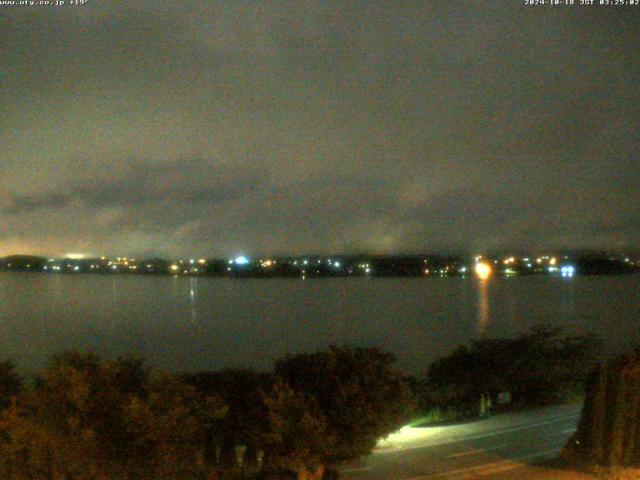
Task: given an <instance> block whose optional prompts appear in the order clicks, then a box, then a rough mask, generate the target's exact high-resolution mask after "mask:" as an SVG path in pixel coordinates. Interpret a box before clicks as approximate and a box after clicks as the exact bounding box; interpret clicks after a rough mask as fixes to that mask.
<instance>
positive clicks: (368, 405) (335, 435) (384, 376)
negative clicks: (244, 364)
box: [267, 347, 415, 478]
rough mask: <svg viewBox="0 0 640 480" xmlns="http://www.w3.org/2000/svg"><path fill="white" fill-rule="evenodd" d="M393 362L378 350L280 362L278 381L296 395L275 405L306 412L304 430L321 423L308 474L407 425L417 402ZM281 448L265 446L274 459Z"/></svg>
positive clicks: (355, 454) (337, 352)
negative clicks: (290, 406)
mask: <svg viewBox="0 0 640 480" xmlns="http://www.w3.org/2000/svg"><path fill="white" fill-rule="evenodd" d="M393 362H394V357H393V355H391V354H389V353H387V352H384V351H382V350H379V349H377V348H355V349H352V348H338V347H331V348H330V349H329V350H328V351H324V352H317V353H311V354H299V355H294V356H289V357H286V358H285V359H283V360H280V361H278V362H277V363H276V368H275V375H276V377H277V378H279V379H280V380H281V381H282V382H283V383H284V384H286V385H288V387H289V388H290V389H291V390H292V392H293V393H288V392H285V393H286V395H285V397H284V400H278V401H277V402H275V405H276V406H279V405H281V404H282V403H281V402H282V401H287V402H292V403H293V404H294V405H296V408H302V409H303V410H304V411H305V412H307V413H306V414H307V417H304V418H306V421H305V422H304V423H303V424H302V425H304V428H305V429H306V430H310V429H312V428H311V426H313V425H317V427H316V433H315V435H321V437H322V441H317V440H314V442H315V443H318V444H319V445H320V446H321V448H320V447H314V448H316V450H315V454H316V456H317V457H316V458H314V459H313V462H312V464H311V465H307V466H306V470H308V471H311V472H319V471H320V472H321V471H322V468H321V467H322V466H324V465H332V464H336V463H339V462H341V461H345V460H351V459H354V458H357V457H359V456H361V455H366V454H368V453H370V452H371V450H372V449H373V447H374V446H375V444H376V442H377V441H378V439H380V438H381V437H384V436H386V435H388V434H390V433H391V432H393V431H395V430H397V429H398V428H399V427H401V426H402V425H403V424H404V423H406V421H407V420H408V419H409V418H410V416H411V414H412V413H413V412H414V410H415V401H414V398H413V395H412V392H411V389H410V387H409V385H408V384H407V382H405V380H404V377H403V376H402V375H401V374H400V372H398V371H396V370H395V369H394V368H393ZM285 404H286V403H285ZM279 408H281V407H279ZM275 418H278V410H277V409H276V413H275ZM293 427H294V425H291V428H293ZM285 430H286V429H285ZM301 433H302V431H301ZM280 448H281V446H280V445H279V444H278V442H275V443H271V444H268V445H267V451H268V452H269V451H270V452H272V453H273V454H275V455H276V456H277V455H278V451H279V449H280ZM316 475H319V474H316ZM299 478H305V476H299ZM309 478H316V477H314V476H313V475H309ZM318 478H319V477H318Z"/></svg>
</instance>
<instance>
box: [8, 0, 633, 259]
mask: <svg viewBox="0 0 640 480" xmlns="http://www.w3.org/2000/svg"><path fill="white" fill-rule="evenodd" d="M576 1H578V0H576ZM0 102H1V103H0V105H1V109H0V182H1V183H0V255H8V254H14V253H34V254H47V255H63V254H66V253H69V252H74V253H85V254H105V255H121V254H128V255H152V254H155V255H168V256H178V255H181V256H186V255H198V256H200V255H202V256H225V255H235V254H239V253H245V254H249V255H255V254H285V253H293V254H299V253H329V252H331V253H349V252H372V253H373V252H375V253H407V252H435V251H454V250H456V251H457V250H465V251H472V252H474V253H475V252H479V253H480V252H485V251H488V250H490V249H496V248H512V247H522V248H525V249H526V248H531V249H544V248H552V247H576V248H588V247H593V248H615V249H624V248H637V247H639V246H640V188H639V187H638V184H639V181H640V130H639V129H640V6H638V7H597V6H594V7H579V6H573V7H566V6H565V7H550V6H525V5H524V1H520V0H517V1H516V0H513V1H510V0H509V1H496V2H489V1H482V2H473V1H469V2H467V1H464V2H462V1H442V2H431V1H428V2H427V1H424V2H391V1H380V2H375V1H366V2H356V1H342V2H319V1H318V2H312V1H295V2H292V1H282V2H269V1H259V2H244V1H238V0H234V1H229V2H214V1H201V2H195V1H183V2H175V1H172V2H165V1H126V2H121V1H107V0H90V1H89V2H88V4H87V5H86V6H83V7H72V6H65V7H17V6H15V7H11V6H0Z"/></svg>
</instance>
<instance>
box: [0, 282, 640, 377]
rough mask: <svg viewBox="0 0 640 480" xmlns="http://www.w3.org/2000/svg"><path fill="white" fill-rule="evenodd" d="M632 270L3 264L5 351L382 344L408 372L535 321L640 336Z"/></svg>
mask: <svg viewBox="0 0 640 480" xmlns="http://www.w3.org/2000/svg"><path fill="white" fill-rule="evenodd" d="M639 287H640V276H637V275H636V276H625V277H574V278H571V279H566V278H560V277H536V276H532V277H519V278H509V279H505V278H499V277H495V276H494V277H492V278H490V279H488V280H486V281H478V280H477V279H476V278H473V277H467V278H444V279H440V278H422V279H398V278H396V279H377V278H371V279H357V278H356V279H324V280H318V279H311V278H308V279H307V280H305V281H301V280H297V279H291V280H288V279H273V280H257V279H212V278H194V277H191V278H187V277H154V276H148V277H143V276H128V275H118V276H115V275H114V276H110V275H104V276H102V275H39V274H17V273H14V274H10V273H0V360H1V359H2V358H13V359H14V360H15V361H16V363H17V364H18V365H19V366H21V367H23V368H26V369H35V368H39V367H41V366H42V365H43V364H44V363H45V362H46V359H47V356H48V355H50V354H52V353H55V352H57V351H59V350H61V349H65V348H74V349H92V350H94V351H96V352H97V353H100V354H102V355H105V356H116V355H120V354H123V353H127V352H133V353H138V354H141V355H143V356H144V357H145V358H146V359H147V360H148V361H149V363H150V364H152V365H154V366H157V367H161V368H165V369H169V370H202V369H211V368H226V367H241V366H249V367H255V368H260V369H267V368H269V367H270V366H271V365H272V362H273V361H274V359H276V358H278V357H280V356H282V355H283V354H285V353H295V352H299V351H313V350H317V349H320V348H326V347H327V346H328V345H329V344H352V345H362V346H371V345H377V346H380V347H382V348H385V349H387V350H390V351H391V352H393V353H394V354H396V356H397V357H398V362H399V365H400V366H401V367H402V368H405V369H408V370H410V371H412V372H415V373H420V372H423V371H425V370H426V368H427V366H428V364H429V362H431V361H432V360H434V359H435V358H437V357H439V356H441V355H445V354H448V353H450V352H451V351H452V350H453V349H454V348H455V347H456V346H458V345H460V344H465V343H467V342H468V341H469V340H471V339H477V338H480V337H495V336H514V335H517V334H519V333H521V332H523V331H526V330H528V329H529V328H531V327H532V326H533V325H535V324H540V323H549V324H551V325H559V326H563V327H565V328H566V329H567V332H568V333H585V332H587V331H594V332H595V333H596V334H598V333H600V334H601V337H603V340H604V341H605V345H606V346H608V348H610V349H622V348H629V347H630V346H632V345H634V344H635V343H639V342H640V326H639V322H638V313H639V312H638V307H639V306H640V288H639Z"/></svg>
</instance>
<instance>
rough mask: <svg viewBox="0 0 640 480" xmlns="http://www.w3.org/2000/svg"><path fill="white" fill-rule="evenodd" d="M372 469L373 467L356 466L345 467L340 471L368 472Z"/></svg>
mask: <svg viewBox="0 0 640 480" xmlns="http://www.w3.org/2000/svg"><path fill="white" fill-rule="evenodd" d="M369 470H371V467H355V468H345V469H340V473H349V472H367V471H369Z"/></svg>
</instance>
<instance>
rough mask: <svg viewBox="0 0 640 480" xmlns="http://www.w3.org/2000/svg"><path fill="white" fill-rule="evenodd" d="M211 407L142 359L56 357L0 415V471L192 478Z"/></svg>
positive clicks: (199, 466) (5, 474)
mask: <svg viewBox="0 0 640 480" xmlns="http://www.w3.org/2000/svg"><path fill="white" fill-rule="evenodd" d="M214 414H215V408H212V409H209V410H207V409H206V408H203V407H202V405H201V404H200V403H199V402H197V396H196V395H195V391H194V389H193V388H192V387H189V386H187V385H185V384H183V383H181V382H180V381H178V380H177V379H175V378H174V377H171V376H162V377H158V378H152V377H151V375H150V374H149V371H148V370H147V369H146V368H145V367H144V365H143V364H142V362H140V361H138V360H135V359H120V360H117V361H115V362H103V361H100V360H99V359H98V358H97V357H96V356H94V355H91V354H79V353H64V354H62V355H59V356H57V357H55V358H54V359H53V360H52V362H51V365H50V366H49V367H48V368H47V369H46V370H45V371H44V372H43V373H42V375H41V377H40V378H39V379H38V380H37V382H36V386H35V387H34V388H33V389H31V390H27V391H25V392H24V393H23V394H21V395H20V396H18V397H17V398H16V400H15V401H14V402H13V404H12V405H11V406H10V407H9V408H8V409H7V410H6V411H5V412H4V414H3V415H2V419H1V421H0V476H1V477H2V478H7V479H9V478H15V479H23V478H25V479H26V478H51V479H58V478H59V479H74V480H81V479H87V480H88V479H111V478H122V479H128V478H136V479H147V478H149V479H152V478H153V479H161V478H195V476H196V475H199V474H201V473H202V470H203V468H204V465H203V459H202V452H203V441H204V428H206V425H207V422H208V421H209V418H210V417H211V416H214Z"/></svg>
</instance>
